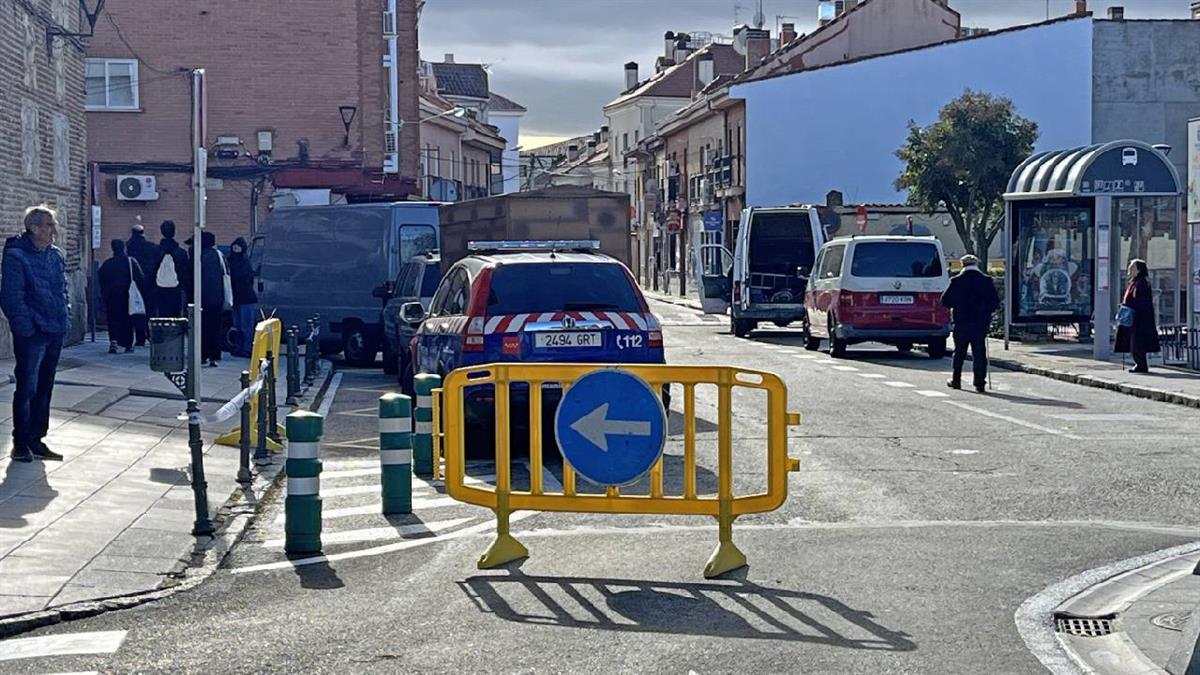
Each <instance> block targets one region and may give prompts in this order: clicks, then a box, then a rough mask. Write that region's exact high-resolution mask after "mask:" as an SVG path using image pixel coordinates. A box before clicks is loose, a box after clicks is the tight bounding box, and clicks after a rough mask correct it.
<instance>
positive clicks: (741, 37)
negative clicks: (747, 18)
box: [733, 23, 750, 56]
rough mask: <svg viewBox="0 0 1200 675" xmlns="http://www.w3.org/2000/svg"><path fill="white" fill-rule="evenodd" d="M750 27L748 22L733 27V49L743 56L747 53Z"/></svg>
mask: <svg viewBox="0 0 1200 675" xmlns="http://www.w3.org/2000/svg"><path fill="white" fill-rule="evenodd" d="M749 30H750V27H749V26H747V25H746V24H744V23H743V24H740V25H738V26H734V28H733V50H734V51H735V52H737V53H738V54H741V55H742V56H745V55H746V33H747V32H749Z"/></svg>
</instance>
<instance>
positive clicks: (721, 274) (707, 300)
mask: <svg viewBox="0 0 1200 675" xmlns="http://www.w3.org/2000/svg"><path fill="white" fill-rule="evenodd" d="M696 276H697V277H699V278H700V306H701V308H702V309H703V310H704V313H705V314H724V313H726V312H727V311H729V303H730V300H731V299H732V293H733V254H732V253H730V252H729V249H727V248H725V247H724V246H722V245H721V244H701V245H700V255H699V256H697V257H696Z"/></svg>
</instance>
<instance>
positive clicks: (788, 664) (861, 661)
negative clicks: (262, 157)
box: [0, 303, 1200, 673]
mask: <svg viewBox="0 0 1200 675" xmlns="http://www.w3.org/2000/svg"><path fill="white" fill-rule="evenodd" d="M654 310H655V311H656V312H657V313H658V314H659V315H660V316H661V318H662V320H663V324H664V332H665V337H666V344H667V347H668V360H669V361H670V362H672V363H698V364H729V365H735V366H739V367H743V368H748V369H759V370H765V371H770V372H774V373H777V374H779V375H780V376H781V377H783V379H784V381H785V382H786V384H787V386H788V393H789V406H788V407H789V409H790V410H792V411H796V412H800V413H801V414H802V415H803V423H802V425H801V426H799V427H795V428H793V429H792V432H791V440H790V442H789V450H790V454H791V455H792V456H793V457H797V458H799V459H800V460H801V463H802V466H801V469H800V471H799V472H798V473H794V474H792V475H791V477H790V482H789V490H790V494H789V499H788V501H787V503H786V504H785V506H784V507H783V508H781V509H779V510H778V511H775V512H773V513H768V514H761V515H756V516H747V517H743V518H741V519H739V520H738V521H737V524H736V525H735V527H734V538H735V540H736V542H737V543H738V545H739V546H740V547H741V549H742V550H743V551H744V552H745V553H746V555H747V557H748V558H749V561H750V567H749V569H748V570H744V571H743V572H741V573H739V574H735V575H733V578H730V579H722V580H705V579H703V577H702V575H701V569H702V566H703V564H704V562H705V560H706V559H707V557H708V555H709V553H710V552H711V551H712V549H713V547H714V546H715V543H716V539H717V531H716V527H715V524H714V523H713V522H712V521H709V520H706V519H703V518H695V517H683V516H669V517H664V516H618V515H598V514H540V513H521V514H518V517H519V519H515V522H514V524H513V532H514V534H515V536H516V537H517V538H518V539H519V540H521V541H522V542H523V543H525V544H526V546H528V547H529V549H530V553H531V557H530V558H529V559H528V560H527V561H525V562H524V563H523V564H519V565H514V566H510V567H509V568H507V569H501V570H491V571H479V570H477V569H476V568H475V560H476V558H477V556H478V555H479V554H480V553H481V552H482V551H483V550H484V549H485V548H486V547H487V545H488V543H489V542H490V538H491V534H492V531H493V530H492V525H493V521H492V520H491V517H490V516H491V514H490V512H488V511H485V510H482V509H479V508H476V507H472V506H467V505H463V504H459V503H457V502H454V501H453V500H451V499H449V498H447V497H446V496H445V495H444V494H443V492H442V490H443V488H442V486H440V485H439V484H436V483H424V482H419V483H416V484H415V499H414V506H415V512H414V514H413V515H411V516H403V517H395V516H393V517H384V516H382V515H379V514H378V509H377V505H378V503H379V501H378V500H379V498H378V492H377V489H378V487H377V486H378V480H379V474H378V464H377V461H378V459H377V458H378V455H377V450H376V448H377V447H378V446H377V443H376V439H375V435H376V433H377V424H376V419H375V414H374V410H375V401H376V399H377V398H378V396H379V395H380V394H381V393H383V392H384V391H389V390H390V388H391V381H390V379H389V378H387V377H385V376H383V375H382V374H380V373H379V371H377V370H376V371H372V370H346V371H344V372H343V373H342V376H341V379H340V380H339V381H338V388H337V392H336V397H335V398H334V400H333V402H332V407H331V409H330V410H329V413H330V414H329V417H328V420H327V425H326V437H325V445H324V450H323V452H324V455H323V458H324V461H325V473H324V474H323V476H322V481H321V485H322V494H323V499H324V509H325V512H326V520H325V526H324V530H325V541H326V546H325V553H326V554H327V557H326V558H325V559H316V560H290V561H289V560H288V559H287V558H286V556H284V554H283V551H282V538H283V523H282V520H281V518H280V516H281V514H282V497H283V494H282V490H281V491H279V492H277V493H275V494H274V495H273V496H271V497H269V498H268V499H266V500H265V501H264V504H263V506H262V511H261V514H260V517H259V519H258V522H257V523H256V525H255V526H254V527H253V528H252V530H251V531H250V532H249V533H248V534H247V536H246V538H245V539H244V540H243V542H242V543H241V544H240V545H239V547H238V548H237V549H235V551H234V552H233V553H232V554H231V555H230V556H229V557H228V558H227V559H226V560H225V561H224V563H223V565H222V568H221V569H220V570H219V571H218V572H217V573H216V574H214V575H213V577H212V578H211V579H210V580H209V581H207V582H205V583H204V584H202V585H201V586H199V587H197V588H196V589H194V590H192V591H189V592H186V593H181V594H178V595H175V596H173V597H171V598H168V599H166V600H163V601H160V602H157V603H153V604H150V605H146V606H143V607H140V608H137V609H133V610H128V611H121V612H114V613H110V614H106V615H102V616H99V617H96V618H92V619H87V620H81V621H76V622H68V623H64V624H60V625H56V626H52V627H48V628H45V629H41V630H38V631H35V632H33V633H29V634H27V635H24V636H21V638H18V639H24V640H27V641H26V642H23V643H13V642H12V641H8V642H0V671H3V672H13V673H46V672H67V671H73V672H87V671H98V672H131V671H137V672H166V671H170V672H294V671H303V672H330V673H333V672H338V673H343V672H418V671H419V672H513V671H522V672H563V671H575V672H625V671H653V672H667V673H671V672H677V673H689V672H696V673H708V672H789V673H808V672H811V673H860V672H906V673H963V672H988V673H1030V672H1044V666H1043V665H1042V664H1043V663H1047V662H1050V663H1053V662H1054V660H1055V658H1061V655H1060V654H1053V653H1049V652H1047V651H1046V646H1045V645H1046V644H1047V641H1046V640H1045V639H1044V638H1046V637H1047V635H1048V633H1047V634H1040V633H1039V631H1041V632H1042V633H1045V631H1046V630H1047V629H1046V628H1045V626H1041V625H1037V624H1036V622H1035V623H1034V624H1029V623H1026V624H1025V625H1023V626H1020V627H1019V625H1018V621H1017V619H1016V616H1015V615H1016V614H1017V612H1018V608H1019V607H1021V605H1022V603H1025V602H1026V601H1027V600H1029V599H1030V598H1031V597H1033V596H1035V595H1037V594H1039V593H1041V592H1042V591H1043V590H1044V589H1047V588H1048V587H1050V586H1053V585H1055V584H1058V583H1059V582H1061V581H1062V580H1064V579H1067V578H1069V577H1072V576H1073V575H1076V574H1079V573H1080V572H1083V571H1086V570H1089V569H1093V568H1096V567H1100V566H1103V565H1107V564H1111V563H1114V562H1117V561H1121V560H1124V559H1128V558H1132V557H1135V556H1139V555H1142V554H1146V553H1150V552H1153V551H1156V550H1160V549H1164V548H1168V547H1172V546H1177V545H1180V544H1184V543H1187V542H1191V541H1195V540H1197V539H1200V530H1198V529H1197V528H1196V525H1195V523H1196V522H1197V515H1198V510H1200V507H1198V506H1197V504H1198V503H1200V500H1197V496H1198V495H1197V492H1198V489H1197V487H1196V486H1197V485H1198V484H1200V480H1198V479H1200V469H1197V462H1196V461H1195V460H1196V445H1195V441H1194V437H1195V431H1196V429H1197V414H1196V411H1194V410H1191V409H1188V408H1185V407H1182V406H1174V405H1170V404H1163V403H1156V402H1152V401H1147V400H1142V399H1135V398H1131V397H1127V396H1123V395H1120V394H1117V393H1112V392H1106V391H1102V390H1097V389H1089V388H1085V387H1081V386H1078V385H1073V384H1067V383H1061V382H1057V381H1053V380H1049V379H1045V378H1041V377H1038V376H1035V375H1028V374H1020V373H1012V372H997V373H994V374H993V387H994V388H993V389H992V390H990V391H989V392H988V393H986V394H977V393H974V392H967V391H963V392H956V391H950V390H949V389H947V388H946V387H945V384H944V381H945V379H946V370H947V369H948V368H949V360H948V359H946V360H939V361H934V360H931V359H929V358H928V357H926V356H925V355H924V354H923V353H921V352H913V353H911V354H899V353H897V352H896V351H895V350H890V349H886V348H884V347H873V346H864V347H861V348H859V349H852V350H851V351H850V354H849V357H848V358H846V359H838V360H834V359H832V358H830V357H829V356H828V355H827V354H826V353H824V352H820V353H817V352H807V351H805V350H804V349H803V346H802V340H801V337H800V335H799V334H798V333H796V332H792V331H788V330H786V329H774V328H772V329H769V330H763V331H758V332H756V333H754V334H753V335H752V336H751V339H749V340H743V339H737V338H734V337H732V336H731V335H730V334H729V330H728V324H727V321H726V320H724V319H719V318H717V317H705V316H702V315H700V314H699V313H697V312H695V311H693V310H689V309H686V308H683V307H678V306H674V305H666V304H658V303H656V304H655V306H654ZM763 398H764V397H763V396H762V395H761V394H759V393H754V392H739V393H737V394H736V395H735V397H734V406H733V411H734V427H733V438H734V442H735V450H736V452H735V462H734V485H735V492H738V493H747V492H754V491H756V490H760V489H762V487H763V484H764V480H763V478H764V471H765V460H766V446H765V438H764V426H763V422H762V419H763V402H764V401H763ZM682 405H683V401H682V396H679V395H676V396H674V399H673V404H672V407H673V411H672V415H671V420H670V425H669V426H670V428H671V437H670V439H669V441H668V449H667V452H668V458H667V460H666V461H665V462H664V464H665V467H666V468H665V472H666V480H665V484H666V486H667V487H666V489H667V492H668V494H670V493H672V490H678V489H679V485H680V484H681V475H682V468H681V463H680V461H679V455H680V454H681V447H682V424H681V419H680V416H679V412H680V411H681V410H682ZM697 416H698V434H699V435H698V449H699V455H698V456H699V459H700V464H701V467H700V470H699V472H698V485H699V489H700V492H701V493H705V492H712V491H714V490H715V485H716V476H715V473H714V472H715V470H716V461H715V457H716V453H715V448H716V439H717V427H716V422H717V417H716V393H715V390H709V389H705V388H700V389H698V391H697ZM470 473H471V474H472V475H473V476H475V479H476V480H479V481H484V482H487V481H488V480H491V477H492V473H493V468H492V467H490V466H489V465H488V464H486V463H480V464H475V465H473V466H472V468H471V471H470ZM551 474H552V475H554V476H557V477H561V473H560V472H559V471H557V470H556V469H552V470H551ZM514 475H515V476H516V477H517V480H518V481H519V480H521V479H522V478H523V476H525V475H527V473H526V468H525V467H524V466H521V465H519V466H518V467H517V468H516V469H515V470H514ZM31 638H33V639H34V640H33V641H28V640H30V639H31ZM1050 642H1051V643H1052V640H1051V641H1050Z"/></svg>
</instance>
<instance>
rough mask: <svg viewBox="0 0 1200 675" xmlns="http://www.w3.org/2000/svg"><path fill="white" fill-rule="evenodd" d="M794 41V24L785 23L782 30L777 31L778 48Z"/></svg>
mask: <svg viewBox="0 0 1200 675" xmlns="http://www.w3.org/2000/svg"><path fill="white" fill-rule="evenodd" d="M795 39H796V24H794V23H785V24H783V30H781V31H779V46H780V47H782V46H783V45H786V44H787V43H789V42H791V41H792V40H795Z"/></svg>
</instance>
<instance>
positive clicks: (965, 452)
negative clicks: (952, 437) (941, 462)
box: [946, 449, 979, 455]
mask: <svg viewBox="0 0 1200 675" xmlns="http://www.w3.org/2000/svg"><path fill="white" fill-rule="evenodd" d="M946 454H947V455H978V454H979V451H978V450H962V449H959V450H947V451H946Z"/></svg>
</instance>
